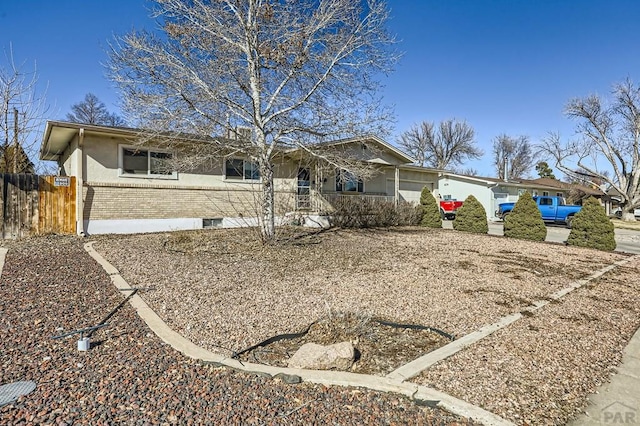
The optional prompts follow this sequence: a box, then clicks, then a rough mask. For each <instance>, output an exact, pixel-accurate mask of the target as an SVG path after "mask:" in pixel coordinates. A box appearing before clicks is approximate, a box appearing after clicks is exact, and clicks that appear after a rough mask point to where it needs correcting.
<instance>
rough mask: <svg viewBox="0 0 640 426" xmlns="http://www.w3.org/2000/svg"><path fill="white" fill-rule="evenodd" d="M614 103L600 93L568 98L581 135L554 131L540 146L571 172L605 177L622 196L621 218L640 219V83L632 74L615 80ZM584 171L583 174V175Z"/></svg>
mask: <svg viewBox="0 0 640 426" xmlns="http://www.w3.org/2000/svg"><path fill="white" fill-rule="evenodd" d="M612 96H613V99H612V101H611V102H610V103H605V102H603V100H602V99H600V97H599V96H597V95H591V96H587V97H585V98H576V99H572V100H571V101H569V103H568V104H567V106H566V108H565V114H566V115H567V116H568V117H570V118H573V119H576V120H577V121H578V122H579V124H578V126H577V133H578V135H579V136H580V137H579V138H578V139H574V140H570V141H567V142H563V141H562V140H561V139H560V135H558V134H557V133H555V134H553V133H552V134H550V135H549V137H548V138H546V140H545V141H544V142H543V145H542V146H541V148H542V150H543V151H544V152H545V153H546V154H548V155H549V156H550V157H551V158H553V159H554V160H555V163H556V167H557V168H558V169H559V170H561V171H562V172H563V173H564V174H565V175H567V176H569V177H572V178H576V179H579V178H584V175H585V174H588V175H590V176H591V177H593V178H595V179H599V180H600V181H602V182H606V183H607V184H608V185H609V186H610V187H611V188H612V189H613V190H615V191H616V192H617V193H618V194H616V195H619V196H620V198H621V208H622V219H623V220H626V221H635V217H634V214H633V210H634V209H637V208H640V88H638V87H636V86H635V85H634V84H633V82H632V81H631V80H629V79H627V80H625V81H624V82H622V83H619V84H616V85H615V86H614V87H613V90H612ZM579 175H580V176H579Z"/></svg>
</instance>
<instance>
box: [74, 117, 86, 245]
mask: <svg viewBox="0 0 640 426" xmlns="http://www.w3.org/2000/svg"><path fill="white" fill-rule="evenodd" d="M83 146H84V128H81V129H80V130H79V132H78V150H77V154H76V155H77V157H78V158H77V160H78V161H77V163H78V173H77V175H78V176H77V177H76V232H77V234H78V235H80V236H82V237H84V236H85V232H84V200H83V196H82V195H83V194H82V187H83V186H84V155H83V152H82V148H83Z"/></svg>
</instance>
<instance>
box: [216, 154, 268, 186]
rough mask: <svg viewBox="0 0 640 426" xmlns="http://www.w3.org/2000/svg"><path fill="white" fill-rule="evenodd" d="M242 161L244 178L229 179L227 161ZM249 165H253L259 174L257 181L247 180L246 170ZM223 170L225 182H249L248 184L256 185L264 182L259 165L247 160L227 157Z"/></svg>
mask: <svg viewBox="0 0 640 426" xmlns="http://www.w3.org/2000/svg"><path fill="white" fill-rule="evenodd" d="M234 160H235V161H242V176H233V177H228V176H227V161H234ZM247 163H248V164H250V165H252V166H253V167H255V169H256V171H257V172H258V178H257V179H247V178H246V177H245V169H246V167H247ZM222 169H223V173H224V176H223V180H224V181H225V182H247V183H256V182H260V181H261V180H262V176H260V168H259V166H258V163H255V162H253V161H251V160H247V159H246V158H240V157H227V158H225V159H224V162H223V164H222Z"/></svg>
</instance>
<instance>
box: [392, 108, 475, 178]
mask: <svg viewBox="0 0 640 426" xmlns="http://www.w3.org/2000/svg"><path fill="white" fill-rule="evenodd" d="M474 137H475V132H474V130H473V127H471V126H470V125H469V124H467V122H466V121H458V120H456V119H452V120H445V121H443V122H441V123H440V125H439V126H438V129H437V131H436V130H435V129H434V124H433V123H431V122H428V121H423V122H422V123H420V124H419V125H414V126H413V127H412V128H411V129H409V130H408V131H406V132H404V133H403V134H402V135H400V140H399V142H398V145H400V147H402V148H403V149H404V150H405V151H406V152H407V153H408V154H409V155H411V156H413V157H414V159H415V160H416V164H419V165H421V166H427V167H433V168H436V169H445V168H447V167H454V166H458V165H461V164H463V163H464V162H465V161H466V160H470V159H477V158H480V157H482V155H483V152H482V150H480V149H479V148H477V147H476V145H475V140H474Z"/></svg>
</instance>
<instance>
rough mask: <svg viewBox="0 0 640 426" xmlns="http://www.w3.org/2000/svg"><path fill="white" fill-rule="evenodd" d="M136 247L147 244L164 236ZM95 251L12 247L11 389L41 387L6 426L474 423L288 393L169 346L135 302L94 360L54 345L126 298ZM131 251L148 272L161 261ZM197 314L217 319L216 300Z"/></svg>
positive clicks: (7, 364)
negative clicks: (148, 265)
mask: <svg viewBox="0 0 640 426" xmlns="http://www.w3.org/2000/svg"><path fill="white" fill-rule="evenodd" d="M135 238H138V239H139V240H138V241H140V243H141V244H144V240H145V239H150V240H153V239H155V238H158V237H157V236H141V237H135ZM106 241H107V240H105V241H104V242H106ZM115 241H120V242H124V241H125V240H115ZM84 242H85V241H84V240H81V239H78V238H75V237H42V238H34V239H27V240H23V241H19V242H14V243H6V242H5V243H4V245H5V246H7V247H8V248H9V252H8V254H7V258H6V263H5V266H4V270H3V272H2V277H1V278H0V385H1V384H7V383H12V382H16V381H24V380H33V381H35V382H36V383H37V388H36V390H35V391H33V392H32V393H31V394H29V395H27V396H25V397H22V398H20V399H19V400H18V401H17V402H15V403H12V404H9V405H6V406H4V407H0V424H2V425H25V424H56V425H65V424H88V425H106V424H243V425H244V424H283V425H287V424H342V425H361V424H416V425H418V424H434V425H435V424H437V425H439V424H466V422H465V421H464V420H461V419H459V418H457V417H455V416H452V415H449V414H448V413H445V412H442V411H440V410H437V409H430V408H427V407H419V406H417V405H416V404H414V403H413V402H411V401H410V400H409V399H407V398H403V397H399V396H397V395H391V394H383V393H379V392H372V391H368V390H362V389H349V388H340V387H325V386H321V385H311V384H306V383H303V384H299V385H286V384H284V383H282V382H280V381H278V380H272V379H268V378H264V377H258V376H253V375H250V374H244V373H236V372H233V371H230V370H226V369H217V368H213V367H212V366H206V365H201V364H200V363H197V362H195V361H192V360H189V359H186V358H185V357H183V356H182V355H181V354H179V353H177V352H176V351H174V350H173V349H171V348H170V347H168V346H167V345H165V344H164V343H162V342H161V341H160V340H159V339H158V338H157V337H156V336H155V335H153V334H152V333H151V332H150V331H149V329H148V328H147V327H146V325H145V324H144V323H142V321H141V320H140V319H139V318H138V316H137V315H136V314H135V312H134V310H133V309H132V308H131V307H129V305H128V304H126V305H124V306H123V307H122V308H121V309H120V310H118V311H117V312H116V313H115V314H114V315H113V317H112V318H111V319H110V320H109V322H108V323H109V326H108V327H105V328H102V329H100V330H98V331H96V332H95V333H94V335H93V336H92V343H93V347H92V349H91V350H90V351H88V352H79V351H78V350H77V348H76V340H77V338H78V337H77V336H72V337H70V338H67V339H62V340H52V339H51V337H52V336H54V335H57V334H61V333H64V332H66V331H70V330H74V329H77V328H82V327H87V326H91V325H95V324H96V323H98V322H100V321H101V320H102V319H103V318H104V317H105V316H106V315H107V314H108V313H109V311H110V310H112V309H113V308H114V307H116V306H117V305H118V304H119V303H120V302H121V301H122V300H123V296H122V295H121V294H119V293H118V292H117V291H116V290H115V288H114V287H113V284H111V282H110V279H109V277H108V276H107V275H106V274H105V272H104V271H103V270H102V268H101V267H99V266H98V265H97V264H96V263H95V261H93V259H91V258H90V257H89V256H88V255H87V254H86V252H85V251H84V249H83V248H82V244H83V243H84ZM104 242H103V243H104ZM118 244H119V243H118ZM105 245H106V244H105ZM128 253H129V254H130V255H133V256H135V257H136V258H138V259H139V260H135V261H134V262H133V263H138V264H139V265H144V264H145V260H144V258H146V257H147V256H153V255H152V252H150V251H143V252H140V253H139V254H133V253H132V252H128ZM157 255H158V256H160V253H157ZM173 256H176V255H175V253H174V254H173ZM178 257H179V256H178ZM131 260H134V259H130V261H131ZM163 272H164V273H165V275H166V276H167V277H169V276H170V275H171V274H172V273H173V272H177V271H173V270H172V269H171V268H170V265H167V267H165V268H163ZM157 285H158V286H160V285H162V282H160V281H159V282H158V283H157ZM163 293H164V294H169V293H168V290H167V289H165V290H163ZM173 298H175V299H179V298H180V297H179V295H174V296H173ZM192 306H193V308H194V309H195V308H198V309H205V310H207V311H208V312H211V305H208V304H206V303H204V301H203V304H202V305H200V304H196V303H195V302H193V304H192ZM262 312H263V314H264V313H265V312H266V310H263V311H262Z"/></svg>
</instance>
